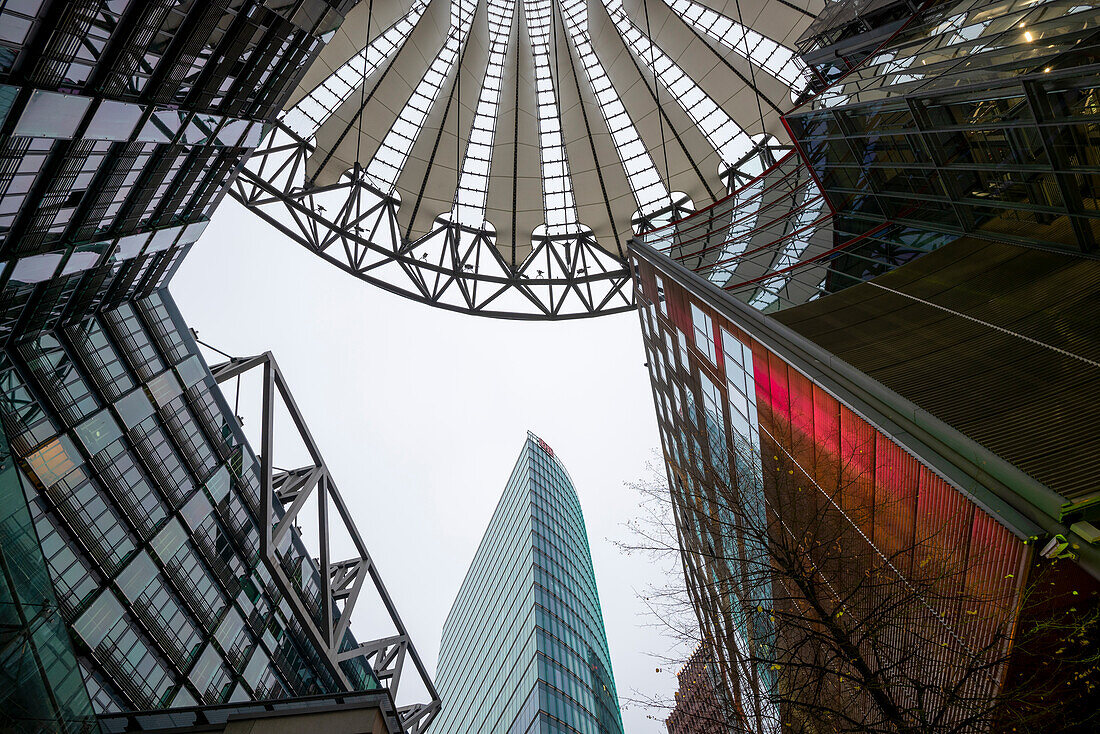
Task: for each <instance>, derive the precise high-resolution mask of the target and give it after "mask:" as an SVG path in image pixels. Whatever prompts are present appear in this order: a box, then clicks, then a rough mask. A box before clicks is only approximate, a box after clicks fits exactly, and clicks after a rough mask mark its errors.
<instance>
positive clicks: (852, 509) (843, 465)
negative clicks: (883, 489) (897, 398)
mask: <svg viewBox="0 0 1100 734" xmlns="http://www.w3.org/2000/svg"><path fill="white" fill-rule="evenodd" d="M877 436H878V434H877V432H876V431H875V429H874V428H872V427H871V425H870V424H869V423H867V421H865V420H863V419H862V418H860V417H859V416H857V415H856V414H855V413H853V412H852V411H851V410H849V409H848V408H847V407H845V406H843V405H842V406H840V481H841V486H842V488H843V491H842V492H841V498H840V502H839V504H840V506H841V507H842V508H843V509H844V511H845V512H846V513H847V514H848V516H849V517H850V518H852V520H853V521H854V522H855V523H856V524H857V525H859V527H860V529H861V530H862V531H863V532H864V534H866V535H867V537H868V538H874V535H875V530H874V517H875V443H876V441H877Z"/></svg>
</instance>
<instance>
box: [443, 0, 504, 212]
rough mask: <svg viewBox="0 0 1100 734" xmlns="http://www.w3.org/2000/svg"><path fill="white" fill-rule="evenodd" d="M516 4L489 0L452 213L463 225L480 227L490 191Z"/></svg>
mask: <svg viewBox="0 0 1100 734" xmlns="http://www.w3.org/2000/svg"><path fill="white" fill-rule="evenodd" d="M515 9H516V5H515V3H509V2H501V0H489V5H488V10H489V12H488V15H489V63H488V65H487V66H486V69H485V81H484V83H483V85H482V87H481V94H480V95H479V96H478V100H477V109H476V112H475V113H474V123H473V128H472V129H471V130H470V141H469V142H468V143H467V145H466V155H465V156H464V157H463V159H462V175H461V176H460V177H459V180H458V191H457V192H456V193H455V216H456V218H457V220H458V221H459V222H461V223H463V224H467V225H470V226H472V227H477V226H480V225H481V224H482V223H483V222H484V220H485V205H486V199H487V197H488V194H489V169H490V168H491V166H492V162H493V138H494V137H495V136H496V129H497V110H498V108H499V107H500V92H501V87H502V86H503V83H504V64H505V63H506V61H507V56H508V36H509V35H510V34H511V32H512V22H513V20H514V16H515Z"/></svg>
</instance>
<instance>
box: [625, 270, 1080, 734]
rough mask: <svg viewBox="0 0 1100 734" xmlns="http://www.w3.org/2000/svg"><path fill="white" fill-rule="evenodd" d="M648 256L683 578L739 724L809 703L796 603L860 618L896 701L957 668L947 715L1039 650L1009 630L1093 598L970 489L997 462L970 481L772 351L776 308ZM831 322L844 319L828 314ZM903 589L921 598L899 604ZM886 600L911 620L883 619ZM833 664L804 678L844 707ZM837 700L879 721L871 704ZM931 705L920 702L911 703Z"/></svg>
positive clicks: (653, 365) (808, 363) (985, 495)
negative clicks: (801, 570) (804, 571)
mask: <svg viewBox="0 0 1100 734" xmlns="http://www.w3.org/2000/svg"><path fill="white" fill-rule="evenodd" d="M640 254H642V257H639V258H638V259H637V261H636V287H637V288H638V293H639V300H640V309H639V312H640V320H641V325H642V332H643V335H644V342H645V349H646V357H647V362H648V364H649V367H650V377H651V382H652V386H653V400H654V406H655V409H656V412H657V417H658V425H659V429H660V434H661V438H662V444H663V449H664V456H665V459H666V463H667V468H668V477H669V486H670V488H671V494H672V503H673V507H674V508H675V517H676V522H677V527H678V530H679V537H680V542H681V546H682V551H683V557H684V567H685V577H686V581H687V585H688V589H689V592H690V595H691V598H692V601H693V605H694V606H695V608H696V611H697V612H698V614H699V617H700V620H701V624H702V637H703V639H704V640H705V641H707V642H709V643H710V644H712V645H713V653H714V665H713V671H714V675H715V680H716V681H717V686H716V688H717V690H716V693H717V696H718V698H719V700H720V701H721V702H722V708H723V710H724V711H725V712H727V715H729V716H732V718H734V719H737V720H740V722H741V724H740V725H742V726H746V727H748V728H749V729H750V730H753V731H768V732H771V731H779V730H780V729H781V727H780V726H779V722H780V721H784V720H792V719H791V717H792V716H793V717H794V719H795V720H797V719H798V714H797V712H799V711H805V710H812V705H808V704H807V703H806V701H802V700H800V699H799V695H801V693H800V692H805V691H806V690H807V688H808V687H810V686H811V682H810V680H809V679H801V680H800V679H799V678H798V676H797V674H796V673H793V672H791V664H792V663H794V662H801V663H802V665H803V666H809V665H810V661H809V660H808V659H807V658H806V657H805V656H807V655H809V658H813V654H810V650H817V649H818V648H817V645H818V644H819V643H818V642H816V641H814V639H813V638H814V635H813V634H807V631H806V629H805V628H803V627H801V626H800V625H799V624H793V623H792V621H791V619H792V616H789V615H791V614H792V610H797V612H798V615H799V616H798V618H799V619H802V618H806V619H813V618H814V617H813V614H815V613H817V612H814V611H813V609H814V608H813V607H812V604H811V603H810V601H809V600H810V599H815V598H816V599H817V600H818V601H822V600H824V602H825V603H824V610H825V611H827V612H828V613H827V614H826V615H825V618H826V619H828V618H830V617H831V618H832V619H834V620H835V619H838V618H841V617H843V618H844V620H845V622H844V624H852V625H856V626H858V627H859V630H860V631H859V639H861V640H862V642H861V643H860V644H861V645H863V646H866V649H873V650H874V651H875V652H874V655H875V660H876V661H877V664H878V665H882V666H883V667H884V669H888V670H890V671H891V672H890V673H889V677H888V680H889V682H890V686H891V692H890V695H891V696H893V697H896V700H897V701H899V702H901V703H902V707H901V708H902V709H905V707H906V706H910V705H912V704H911V702H912V701H914V700H917V697H918V695H919V694H918V693H917V691H918V690H920V689H921V688H922V686H924V685H926V683H925V681H928V680H931V679H932V678H936V679H937V680H949V681H953V682H952V685H955V686H957V688H956V690H957V691H961V693H960V694H959V700H958V701H956V702H955V703H953V704H951V706H956V707H957V708H956V709H951V706H947V705H945V706H944V708H943V709H942V710H943V713H942V716H944V717H946V718H951V717H956V716H959V715H961V714H960V712H961V711H962V710H965V709H966V708H967V707H970V708H971V709H975V708H976V709H981V707H982V706H985V705H990V704H989V703H988V702H990V701H995V700H997V699H996V695H997V694H998V693H999V691H1000V690H1001V689H1000V686H1001V684H1002V682H1003V681H1004V680H1005V679H1006V678H1005V676H1006V675H1008V674H1009V671H1013V670H1015V671H1017V672H1018V671H1019V669H1020V668H1021V667H1026V664H1025V663H1023V662H1022V661H1023V659H1024V658H1025V657H1027V656H1031V657H1029V658H1028V659H1031V660H1034V659H1035V656H1034V654H1033V653H1030V652H1021V653H1020V654H1019V655H1016V652H1015V648H1014V647H1013V640H1014V639H1015V638H1014V635H1016V634H1019V635H1021V637H1022V638H1023V639H1029V636H1030V635H1032V632H1031V630H1033V629H1035V625H1036V619H1035V617H1034V616H1030V615H1035V614H1036V611H1035V609H1036V608H1038V609H1042V610H1047V611H1048V612H1050V611H1052V610H1057V612H1056V613H1066V614H1071V615H1072V614H1074V613H1076V612H1077V610H1078V604H1081V605H1082V606H1084V605H1085V604H1088V605H1095V604H1096V603H1097V602H1096V600H1097V588H1098V587H1097V584H1096V582H1095V581H1094V580H1091V579H1088V578H1087V577H1086V574H1085V573H1083V572H1082V571H1081V570H1080V569H1079V568H1078V567H1075V566H1073V565H1068V566H1063V567H1058V566H1050V567H1048V566H1047V564H1045V563H1044V562H1043V561H1042V558H1041V557H1040V555H1039V554H1038V553H1037V552H1036V551H1037V550H1038V549H1037V548H1036V547H1035V545H1034V544H1031V543H1030V541H1032V540H1034V539H1036V538H1038V537H1041V536H1043V535H1046V534H1047V533H1050V531H1043V530H1040V529H1039V527H1038V526H1037V525H1035V524H1034V523H1032V522H1031V521H1030V520H1029V519H1028V518H1025V517H1024V516H1023V515H1022V514H1021V513H1019V512H1017V511H1016V510H1015V509H1014V507H1015V506H1016V505H1013V503H1011V502H1001V501H1000V500H999V498H998V497H996V496H994V495H993V494H992V493H991V492H989V491H988V490H981V483H982V482H985V483H986V485H987V486H992V483H991V481H990V477H989V476H988V475H987V474H986V473H985V472H987V471H990V472H992V471H994V469H993V466H992V463H991V462H986V463H983V465H982V468H981V469H979V470H975V471H974V472H973V474H972V476H974V477H975V479H971V478H968V476H967V475H965V474H963V473H961V471H960V470H959V468H958V467H957V466H952V465H951V464H950V463H945V462H944V460H943V456H942V454H940V453H937V452H936V451H931V450H929V448H928V445H927V443H920V442H917V441H915V440H914V437H913V435H912V433H910V432H909V431H908V430H904V429H903V428H901V427H898V426H893V425H892V424H890V423H889V422H888V421H887V420H885V419H883V417H882V415H883V414H882V413H878V412H876V411H878V410H880V409H881V408H880V407H878V406H879V405H881V403H874V402H870V401H869V399H868V397H867V395H866V394H864V393H859V394H858V395H859V398H858V399H857V398H854V397H853V394H852V393H848V392H846V391H845V389H844V388H845V387H846V385H850V384H851V383H850V382H849V383H845V382H840V381H839V378H837V380H838V381H834V378H833V377H832V373H830V372H828V368H825V370H824V371H823V370H822V364H824V363H825V360H826V359H827V357H826V356H818V357H815V358H814V359H813V360H809V359H806V360H802V359H801V358H799V359H796V358H795V356H797V355H799V353H798V352H791V351H789V350H788V349H784V350H782V351H780V350H779V349H778V348H777V343H778V344H781V345H784V346H785V347H786V346H789V345H787V344H786V343H785V342H777V339H778V337H777V336H776V335H777V334H778V333H780V332H778V331H777V332H773V331H770V329H771V327H770V326H768V324H769V322H773V321H775V319H773V317H770V316H764V315H760V314H754V315H753V317H752V318H750V317H749V316H748V314H751V313H752V312H751V311H748V310H747V309H744V311H740V310H738V309H736V308H731V307H730V305H729V304H731V303H734V301H733V300H732V299H727V300H722V298H720V297H719V295H720V294H722V291H720V290H717V289H715V288H714V287H713V285H711V284H707V283H706V281H704V280H702V279H699V278H693V277H692V276H691V275H690V273H689V272H688V271H686V270H683V269H676V268H673V267H672V263H671V262H670V261H667V260H664V259H663V258H662V257H661V256H660V255H658V254H656V253H654V252H653V251H652V250H650V251H647V253H640ZM903 272H904V271H903V270H899V271H898V273H899V274H900V273H903ZM851 293H855V290H854V289H853V291H851ZM838 297H839V296H838ZM850 300H851V299H848V300H845V301H844V305H846V306H850V307H851V305H852V304H851V303H850ZM820 303H821V306H822V307H824V306H826V305H827V304H828V303H829V301H827V300H825V301H822V302H820ZM803 308H809V306H804V307H803ZM861 308H862V309H863V310H862V311H861V313H866V312H867V311H868V306H867V305H866V304H864V305H863V306H862V307H861ZM819 310H821V309H819ZM797 311H798V309H792V310H790V311H785V312H784V314H795V313H796V312H797ZM830 323H831V324H833V325H835V326H836V327H837V328H843V325H842V324H840V323H839V322H837V321H836V319H835V318H834V319H833V320H832V321H831V322H830ZM776 328H777V329H781V328H782V327H779V326H778V325H777V326H776ZM841 396H844V397H841ZM856 406H858V407H856ZM910 410H915V408H910ZM985 420H986V421H987V422H988V421H989V420H990V419H989V416H988V415H987V416H986V418H985ZM884 425H890V426H891V427H892V429H893V430H892V432H888V431H887V430H885V429H884V428H883V427H882V426H884ZM1001 430H1002V431H1006V430H1007V429H1006V428H1005V427H1004V426H1001ZM895 432H896V433H895ZM1006 439H1007V436H1006ZM948 477H951V478H950V479H948ZM1016 504H1017V505H1018V503H1016ZM1062 532H1063V533H1068V532H1069V530H1068V529H1067V526H1063V527H1062ZM1052 536H1053V533H1050V535H1049V536H1048V537H1052ZM1059 537H1061V536H1059ZM826 546H827V547H826ZM1073 547H1074V548H1075V549H1078V550H1080V549H1081V546H1080V545H1074V546H1073ZM1080 552H1084V551H1080ZM792 553H793V554H794V555H795V556H796V557H798V558H805V559H806V561H807V562H809V563H811V564H813V568H814V569H815V570H814V571H813V573H812V574H811V577H812V578H813V579H816V581H814V582H813V583H812V584H808V585H806V586H803V587H797V586H795V585H793V584H792V575H791V572H790V571H789V570H785V569H789V567H785V566H783V565H782V560H783V559H784V558H785V557H790V554H792ZM785 554H786V555H785ZM1059 557H1060V558H1062V559H1076V558H1077V556H1076V555H1075V554H1071V555H1068V556H1064V555H1063V556H1059ZM1050 558H1051V560H1054V556H1050ZM800 563H801V561H800ZM1052 569H1057V570H1052ZM1044 574H1053V577H1054V579H1055V581H1054V582H1049V587H1057V588H1058V590H1055V589H1054V588H1048V581H1047V580H1046V579H1044ZM1058 574H1061V575H1062V577H1075V578H1077V581H1075V583H1080V584H1081V586H1080V587H1079V588H1080V589H1081V591H1080V596H1078V593H1077V592H1076V591H1075V592H1074V593H1073V594H1072V595H1067V593H1066V592H1064V591H1062V589H1063V588H1064V587H1063V586H1062V585H1063V584H1064V578H1059V576H1058ZM794 578H797V576H795V577H794ZM867 579H873V580H875V583H871V584H868V582H867ZM1040 579H1042V581H1041V583H1040V581H1039V580H1040ZM1033 580H1034V581H1033ZM1033 583H1039V584H1040V588H1038V589H1036V587H1035V586H1034V585H1031V584H1033ZM817 584H821V586H820V587H819V589H818V590H819V591H820V590H824V591H825V593H821V594H820V596H818V595H817V594H815V593H813V590H814V589H815V588H818V587H817ZM899 588H903V589H907V590H908V591H907V592H905V593H906V594H912V595H913V598H912V599H911V600H909V602H907V603H901V602H898V601H897V598H898V591H897V590H898V589H899ZM796 589H797V590H796ZM917 590H919V593H918V591H917ZM1086 598H1087V599H1088V601H1085V599H1086ZM1079 600H1080V601H1079ZM910 602H911V603H910ZM830 605H836V606H830ZM884 607H887V608H889V609H890V614H891V615H893V617H896V618H897V619H905V620H906V623H905V624H898V625H897V626H894V625H892V624H890V623H884V622H882V621H881V618H877V619H878V621H876V617H875V616H874V615H877V614H881V611H880V610H881V609H882V608H884ZM1025 608H1026V609H1028V610H1030V611H1028V612H1026V613H1024V612H1022V611H1021V609H1025ZM819 611H820V610H819ZM1042 614H1043V612H1038V615H1039V616H1041V615H1042ZM802 615H806V616H805V617H802ZM1017 615H1019V617H1018V616H1017ZM848 620H852V621H850V622H849V621H848ZM979 620H980V621H981V624H977V622H978V621H979ZM1040 624H1041V623H1040ZM876 625H878V627H877V628H876ZM836 627H837V629H843V626H842V625H841V624H837V625H836ZM792 628H793V630H792ZM1029 644H1031V643H1029ZM955 647H958V648H959V649H961V650H963V651H966V652H964V653H963V655H972V656H988V657H987V658H984V659H985V662H984V663H982V665H983V666H984V668H982V669H983V670H985V671H988V672H983V673H982V674H981V675H974V672H973V670H971V669H970V668H968V667H967V666H968V665H972V664H971V663H966V662H965V657H954V656H953V655H947V654H946V653H942V652H941V651H942V650H943V649H944V648H955ZM994 648H997V649H998V650H1004V652H1003V653H997V654H994V653H993V652H991V651H992V650H993V649H994ZM975 651H978V652H975ZM815 654H821V653H820V651H819V652H817V653H815ZM1044 654H1046V653H1044ZM974 659H977V657H972V658H971V660H974ZM829 669H830V670H835V671H836V672H839V673H840V679H839V681H838V682H835V683H833V682H830V681H829V675H831V674H832V673H825V674H823V675H822V676H821V677H819V678H815V679H813V682H812V687H813V688H814V690H817V691H820V690H824V689H829V690H832V691H833V693H832V694H831V695H835V697H836V700H837V701H845V698H844V695H845V694H846V689H847V688H848V686H847V684H845V683H844V682H843V681H844V680H845V676H851V675H852V673H850V672H849V671H848V670H845V669H844V667H843V665H842V664H841V663H840V662H836V663H832V664H830V668H829ZM1051 670H1053V669H1051ZM902 671H904V672H902ZM1065 672H1066V670H1065V669H1060V671H1059V673H1058V675H1059V676H1061V675H1062V674H1064V673H1065ZM1071 672H1072V671H1071ZM1051 680H1054V679H1053V678H1052V679H1051ZM1067 680H1068V679H1067ZM1067 680H1063V679H1062V678H1057V681H1058V682H1057V684H1056V685H1058V686H1062V687H1061V688H1060V689H1059V691H1058V693H1057V697H1058V700H1059V702H1060V703H1059V705H1061V706H1066V707H1067V710H1068V709H1069V708H1072V707H1074V706H1077V705H1082V701H1083V700H1084V699H1081V698H1080V697H1078V696H1077V695H1076V694H1075V693H1074V689H1073V684H1072V683H1069V682H1067ZM931 685H933V686H935V685H942V684H941V683H933V684H931ZM1052 685H1055V684H1053V683H1052ZM1013 695H1020V696H1021V698H1020V700H1024V698H1026V695H1024V694H1013ZM1047 695H1050V694H1047ZM811 703H812V702H811ZM837 705H841V704H837ZM843 705H846V706H848V705H850V708H849V709H848V710H847V715H849V716H852V717H854V719H855V720H857V721H861V722H862V725H863V726H865V727H866V728H868V729H873V728H874V725H875V722H874V721H872V718H873V716H872V715H871V714H868V713H867V712H868V711H871V710H872V709H873V707H870V708H868V707H867V703H866V700H861V699H852V700H851V701H850V702H849V703H848V704H843ZM939 705H941V704H939V703H934V702H927V701H926V702H925V703H922V707H924V708H921V709H918V711H920V712H921V713H924V712H927V711H930V710H936V706H939ZM905 710H907V709H905ZM913 715H917V714H913ZM988 715H990V716H991V715H992V714H988ZM861 717H871V718H861ZM681 723H682V722H681ZM838 730H847V729H843V728H841V729H838ZM855 730H866V729H860V728H859V727H858V726H857V727H856V729H855Z"/></svg>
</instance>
